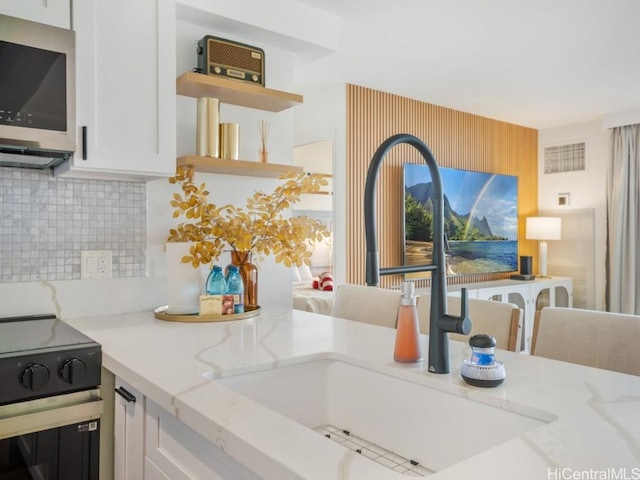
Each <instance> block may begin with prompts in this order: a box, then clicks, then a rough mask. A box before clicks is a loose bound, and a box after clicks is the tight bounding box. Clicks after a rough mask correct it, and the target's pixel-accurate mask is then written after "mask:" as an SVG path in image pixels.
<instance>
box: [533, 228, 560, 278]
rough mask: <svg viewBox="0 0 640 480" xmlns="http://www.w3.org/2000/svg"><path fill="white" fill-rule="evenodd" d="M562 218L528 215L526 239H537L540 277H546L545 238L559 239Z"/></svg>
mask: <svg viewBox="0 0 640 480" xmlns="http://www.w3.org/2000/svg"><path fill="white" fill-rule="evenodd" d="M561 233H562V219H561V218H559V217H528V218H527V233H526V237H527V240H539V241H540V244H539V247H540V259H539V262H540V263H539V268H540V275H539V276H540V277H543V278H545V277H547V240H560V238H561Z"/></svg>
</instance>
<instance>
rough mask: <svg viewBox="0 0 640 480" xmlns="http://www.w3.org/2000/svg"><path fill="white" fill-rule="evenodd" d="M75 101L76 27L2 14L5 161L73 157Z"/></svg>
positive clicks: (42, 162)
mask: <svg viewBox="0 0 640 480" xmlns="http://www.w3.org/2000/svg"><path fill="white" fill-rule="evenodd" d="M75 102H76V99H75V34H74V32H73V31H71V30H65V29H62V28H58V27H52V26H48V25H44V24H40V23H35V22H30V21H26V20H21V19H18V18H14V17H9V16H6V15H0V166H2V165H4V166H15V167H30V168H50V167H54V166H56V165H58V164H60V163H62V162H64V161H65V160H68V159H69V157H70V156H71V155H72V153H73V152H74V151H75V149H76V140H75V130H76V124H75V117H76V108H75Z"/></svg>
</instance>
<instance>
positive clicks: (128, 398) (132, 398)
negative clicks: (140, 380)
mask: <svg viewBox="0 0 640 480" xmlns="http://www.w3.org/2000/svg"><path fill="white" fill-rule="evenodd" d="M116 393H117V394H118V395H120V396H121V397H122V398H124V399H125V400H126V401H127V402H129V403H135V402H136V396H135V395H134V394H133V393H131V392H130V391H128V390H127V389H126V388H124V387H118V388H116Z"/></svg>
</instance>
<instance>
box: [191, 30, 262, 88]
mask: <svg viewBox="0 0 640 480" xmlns="http://www.w3.org/2000/svg"><path fill="white" fill-rule="evenodd" d="M198 69H199V70H200V71H201V72H202V73H206V74H208V75H220V76H223V77H228V78H234V79H237V80H242V81H244V82H248V83H255V84H258V85H262V86H263V87H264V50H262V49H261V48H256V47H252V46H251V45H245V44H244V43H239V42H234V41H232V40H226V39H224V38H218V37H213V36H211V35H207V36H206V37H204V38H202V40H200V41H199V42H198Z"/></svg>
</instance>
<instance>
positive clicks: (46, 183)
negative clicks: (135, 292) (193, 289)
mask: <svg viewBox="0 0 640 480" xmlns="http://www.w3.org/2000/svg"><path fill="white" fill-rule="evenodd" d="M146 205H147V198H146V185H145V184H144V183H136V182H121V181H109V180H85V179H75V178H64V177H53V176H52V175H51V173H50V172H48V171H47V172H44V171H39V170H27V169H20V168H0V283H12V282H37V281H51V280H79V279H80V252H81V251H82V250H111V251H112V262H113V274H112V275H113V277H114V278H116V277H138V276H144V275H145V274H146V244H147V220H146V217H147V206H146Z"/></svg>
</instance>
